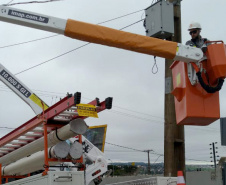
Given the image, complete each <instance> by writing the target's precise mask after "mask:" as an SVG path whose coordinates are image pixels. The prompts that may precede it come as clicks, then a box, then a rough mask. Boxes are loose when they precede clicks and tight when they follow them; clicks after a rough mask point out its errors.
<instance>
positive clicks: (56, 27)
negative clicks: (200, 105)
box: [0, 6, 203, 62]
mask: <svg viewBox="0 0 226 185" xmlns="http://www.w3.org/2000/svg"><path fill="white" fill-rule="evenodd" d="M0 9H1V10H0V20H1V21H5V22H8V23H13V24H18V25H23V26H27V27H31V28H36V29H40V30H45V31H49V32H54V33H59V34H64V35H65V36H67V37H71V38H74V39H78V40H82V41H87V42H92V43H96V44H102V45H107V46H111V47H117V48H121V49H126V50H131V51H135V52H139V53H144V54H149V55H153V56H158V57H163V58H167V59H173V60H180V61H184V62H197V61H199V60H200V59H202V57H203V52H202V50H201V49H199V48H194V47H190V46H185V45H182V44H180V43H176V42H171V41H166V40H161V39H156V38H152V37H147V36H142V35H138V34H133V33H129V32H124V31H119V30H115V29H112V28H107V27H104V26H100V25H94V24H88V23H84V22H79V21H75V20H71V19H68V20H64V19H59V18H56V17H50V16H46V15H42V14H37V13H33V12H28V11H24V10H19V9H14V8H11V7H5V6H0Z"/></svg>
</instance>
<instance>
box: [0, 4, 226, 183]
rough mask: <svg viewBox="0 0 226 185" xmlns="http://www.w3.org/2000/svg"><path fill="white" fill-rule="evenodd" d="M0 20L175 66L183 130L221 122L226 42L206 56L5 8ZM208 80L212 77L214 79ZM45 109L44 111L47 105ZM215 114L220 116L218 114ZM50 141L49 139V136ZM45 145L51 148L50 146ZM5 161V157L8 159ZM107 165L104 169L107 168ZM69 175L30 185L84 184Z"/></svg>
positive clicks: (65, 105)
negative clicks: (172, 62)
mask: <svg viewBox="0 0 226 185" xmlns="http://www.w3.org/2000/svg"><path fill="white" fill-rule="evenodd" d="M0 20H1V21H4V22H7V23H12V24H17V25H22V26H26V27H31V28H35V29H39V30H45V31H49V32H53V33H58V34H63V35H65V36H67V37H70V38H73V39H78V40H82V41H87V42H91V43H96V44H102V45H106V46H110V47H117V48H121V49H126V50H130V51H134V52H139V53H143V54H148V55H153V56H158V57H163V58H167V59H172V60H175V62H174V64H173V65H172V66H171V68H172V71H173V85H174V90H173V92H172V93H173V95H174V96H175V104H176V106H175V107H176V117H177V124H181V125H208V124H210V123H212V122H213V121H215V120H217V119H218V118H219V116H220V114H219V112H220V111H219V92H218V91H219V90H220V89H221V87H222V85H223V81H224V79H225V77H226V51H225V45H224V43H223V42H221V41H213V42H211V44H209V45H208V46H207V47H206V48H205V49H204V50H202V49H200V48H194V47H190V46H185V45H183V44H180V43H176V42H171V41H166V40H161V39H156V38H151V37H147V36H142V35H137V34H133V33H128V32H124V31H119V30H115V29H111V28H107V27H103V26H100V25H93V24H88V23H84V22H80V21H76V20H71V19H68V20H64V19H60V18H56V17H51V16H47V15H43V14H38V13H34V12H29V11H24V10H19V9H14V8H11V7H5V6H0ZM206 76H208V79H207V78H206ZM25 95H26V93H25ZM23 96H24V95H23ZM75 99H76V96H73V97H72V96H70V97H67V98H65V99H63V100H61V101H60V102H59V103H58V104H57V105H55V106H54V107H50V108H48V109H46V110H44V108H43V110H44V111H43V113H42V114H41V115H40V117H38V118H37V117H36V118H34V119H32V120H30V121H28V123H26V124H24V125H22V126H21V127H20V128H18V129H16V130H15V131H14V132H12V133H10V134H9V135H6V136H5V137H3V138H2V139H1V140H0V147H1V146H4V145H5V144H7V143H8V142H11V141H13V140H14V139H16V138H18V137H20V136H21V135H22V134H24V131H22V129H23V128H26V131H28V130H29V129H34V128H36V127H37V126H38V125H40V124H42V123H45V122H46V120H48V121H47V122H48V123H51V124H53V123H56V122H55V120H56V116H58V115H60V113H62V112H63V111H65V110H68V109H70V108H71V107H73V106H74V105H76V103H75V101H74V100H75ZM111 101H112V99H106V101H105V102H102V103H98V102H97V101H93V102H91V103H90V104H92V105H99V107H100V109H99V111H102V110H104V109H106V108H108V107H109V103H107V102H111ZM110 104H111V103H110ZM42 107H44V105H43V103H42ZM110 107H111V106H110ZM213 108H214V111H212V109H213ZM72 109H73V108H72ZM73 114H74V113H73ZM72 118H73V119H75V118H76V116H75V115H73V116H72ZM77 118H78V117H77ZM69 121H71V119H69V120H66V122H67V123H68V122H69ZM44 125H45V124H44ZM46 132H47V131H46ZM56 133H57V132H56ZM44 136H45V137H46V138H47V134H45V132H44ZM45 141H46V139H45ZM80 142H81V141H80ZM44 145H45V148H46V144H44ZM1 155H2V156H4V153H2V154H1ZM98 155H99V154H97V156H98ZM46 156H47V158H46ZM86 156H87V159H88V158H89V159H90V160H92V161H97V162H98V161H99V162H101V161H102V160H101V159H100V158H99V157H93V156H92V155H88V154H87V155H86ZM45 161H47V164H48V150H46V149H45ZM45 164H46V163H45ZM101 165H102V166H103V165H104V163H103V164H101ZM45 168H49V166H48V165H46V166H45ZM63 173H65V174H64V175H59V172H56V173H52V172H48V173H46V174H44V175H45V176H38V177H31V180H29V182H28V184H29V185H30V184H35V183H36V182H35V180H34V179H35V178H37V179H38V180H40V181H39V182H38V184H40V183H42V182H48V183H49V184H54V183H56V184H60V182H64V183H65V182H67V183H68V184H70V183H71V182H74V184H84V181H82V178H81V176H82V173H80V174H79V172H76V173H75V172H63ZM74 173H75V174H74ZM96 173H98V172H97V171H95V172H94V173H93V174H91V175H92V176H93V177H94V176H95V175H96ZM47 174H48V175H47ZM74 175H75V176H76V175H77V176H78V178H77V177H76V179H77V182H75V181H73V179H75V176H74ZM33 178H34V179H33ZM44 179H45V180H44ZM18 182H19V181H18ZM48 183H46V184H48Z"/></svg>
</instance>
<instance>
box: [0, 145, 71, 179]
mask: <svg viewBox="0 0 226 185" xmlns="http://www.w3.org/2000/svg"><path fill="white" fill-rule="evenodd" d="M69 150H70V146H69V144H68V143H67V142H66V141H64V142H60V143H58V144H57V145H55V146H53V147H51V148H49V149H48V153H49V154H51V155H54V157H56V158H61V157H62V156H63V157H66V156H67V155H68V153H69ZM49 157H50V156H49ZM44 160H45V155H44V151H39V152H37V153H35V154H32V155H31V156H29V157H25V158H23V159H20V160H18V161H16V162H15V163H12V164H9V165H7V166H4V167H2V174H3V175H4V176H6V175H26V174H28V173H32V172H35V171H38V170H41V169H43V165H44ZM60 163H61V162H60V161H57V162H50V163H49V165H57V164H60Z"/></svg>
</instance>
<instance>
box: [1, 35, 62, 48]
mask: <svg viewBox="0 0 226 185" xmlns="http://www.w3.org/2000/svg"><path fill="white" fill-rule="evenodd" d="M56 36H59V34H55V35H51V36H48V37H43V38H39V39H34V40H30V41H26V42H20V43H16V44H11V45H6V46H0V49H3V48H8V47H12V46H18V45H22V44H27V43H30V42H36V41H40V40H44V39H49V38H52V37H56Z"/></svg>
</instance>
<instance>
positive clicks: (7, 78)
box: [0, 64, 48, 114]
mask: <svg viewBox="0 0 226 185" xmlns="http://www.w3.org/2000/svg"><path fill="white" fill-rule="evenodd" d="M0 80H1V81H2V82H3V83H4V84H5V85H6V86H8V87H9V88H10V89H11V90H12V91H13V92H14V93H16V94H17V95H18V96H19V97H20V98H21V99H22V100H24V101H25V102H26V103H27V104H28V105H29V106H30V107H31V108H32V110H33V111H34V112H35V114H40V113H41V112H42V111H43V106H44V109H45V110H46V109H47V108H48V105H47V104H46V103H44V101H42V100H41V99H40V98H39V97H38V96H37V95H36V94H35V93H33V92H32V91H31V90H30V89H29V88H28V87H27V86H26V85H24V84H23V83H22V82H21V81H20V80H19V79H18V78H16V77H15V76H14V75H13V74H12V73H11V72H10V71H9V70H7V69H6V68H5V67H4V66H3V65H2V64H0ZM42 102H43V105H42Z"/></svg>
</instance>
